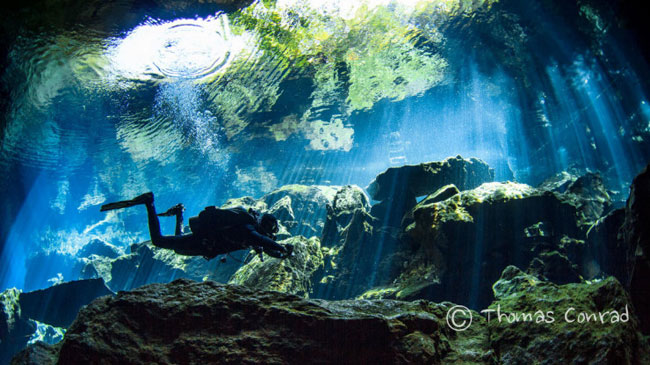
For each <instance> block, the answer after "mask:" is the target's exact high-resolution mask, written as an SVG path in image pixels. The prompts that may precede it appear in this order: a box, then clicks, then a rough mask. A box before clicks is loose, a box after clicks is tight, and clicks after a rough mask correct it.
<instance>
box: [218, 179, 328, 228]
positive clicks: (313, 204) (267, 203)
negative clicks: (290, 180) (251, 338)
mask: <svg viewBox="0 0 650 365" xmlns="http://www.w3.org/2000/svg"><path fill="white" fill-rule="evenodd" d="M337 191H338V187H337V186H325V185H298V184H293V185H285V186H283V187H281V188H279V189H277V190H274V191H272V192H270V193H268V194H266V195H264V196H263V197H261V198H260V199H255V198H251V197H244V198H237V199H230V200H228V201H227V202H226V203H225V204H224V205H222V206H221V208H232V207H236V206H242V207H244V208H253V209H256V210H257V211H260V212H262V213H271V214H273V215H274V216H275V217H276V218H277V219H278V221H279V223H280V226H281V227H280V233H279V234H278V237H279V238H281V239H282V238H288V237H290V236H305V237H308V238H309V237H312V236H316V237H320V234H321V231H322V229H323V225H324V224H325V217H326V216H327V210H326V206H327V204H332V201H333V200H334V195H335V194H336V192H337ZM283 228H284V230H283ZM285 231H286V232H285ZM283 232H284V234H283Z"/></svg>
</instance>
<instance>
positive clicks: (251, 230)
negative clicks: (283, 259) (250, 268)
mask: <svg viewBox="0 0 650 365" xmlns="http://www.w3.org/2000/svg"><path fill="white" fill-rule="evenodd" d="M245 228H246V231H247V232H248V237H247V238H248V239H247V241H248V242H249V243H250V244H251V245H253V246H261V247H262V248H264V249H265V252H266V251H267V250H269V251H279V252H286V251H287V250H286V249H285V248H284V246H282V245H281V244H279V243H277V242H275V241H274V240H272V239H270V238H269V237H266V236H264V235H262V234H260V233H259V232H257V231H256V230H255V227H253V225H251V224H247V225H246V226H245Z"/></svg>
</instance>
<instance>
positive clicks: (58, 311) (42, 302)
mask: <svg viewBox="0 0 650 365" xmlns="http://www.w3.org/2000/svg"><path fill="white" fill-rule="evenodd" d="M104 295H113V293H112V292H111V291H110V290H108V288H106V286H105V285H104V281H103V280H102V279H88V280H77V281H71V282H67V283H62V284H58V285H54V286H51V287H49V288H47V289H42V290H35V291H31V292H27V293H20V298H19V303H20V308H21V310H22V315H23V316H25V317H27V318H31V319H34V320H37V321H39V322H43V323H47V324H50V325H52V326H56V327H67V326H69V325H70V324H71V323H72V321H73V320H74V319H75V317H76V316H77V312H78V311H79V308H81V307H82V306H84V305H86V304H88V303H90V302H91V301H92V300H93V299H95V298H97V297H100V296H104Z"/></svg>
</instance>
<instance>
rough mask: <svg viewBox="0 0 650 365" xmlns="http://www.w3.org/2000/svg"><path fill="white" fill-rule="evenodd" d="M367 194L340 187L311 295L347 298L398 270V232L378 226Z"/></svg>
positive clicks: (351, 188) (329, 211)
mask: <svg viewBox="0 0 650 365" xmlns="http://www.w3.org/2000/svg"><path fill="white" fill-rule="evenodd" d="M369 208H370V206H369V204H368V198H367V197H366V195H365V193H364V192H363V191H362V190H361V189H360V188H359V187H356V186H345V187H343V188H341V189H340V190H339V191H338V192H337V194H336V196H335V198H334V202H333V204H332V205H331V206H328V212H327V220H326V222H325V227H324V229H323V235H322V238H321V245H322V246H323V250H324V264H323V267H322V269H321V270H319V271H317V272H316V273H314V276H313V287H314V297H316V298H324V299H349V298H354V297H356V296H357V295H359V294H361V293H363V292H364V291H365V290H367V289H368V288H370V287H374V286H377V285H385V284H387V283H386V280H388V279H391V280H392V278H393V277H394V276H395V275H396V273H397V272H398V268H397V267H396V265H398V264H399V263H400V262H401V260H399V259H398V258H396V256H395V255H396V254H397V253H398V252H399V250H398V248H399V246H400V241H399V239H398V237H397V236H398V234H399V232H398V231H397V230H396V229H395V228H391V227H382V228H379V227H377V219H376V218H374V217H373V216H371V215H370V213H369V212H368V211H369Z"/></svg>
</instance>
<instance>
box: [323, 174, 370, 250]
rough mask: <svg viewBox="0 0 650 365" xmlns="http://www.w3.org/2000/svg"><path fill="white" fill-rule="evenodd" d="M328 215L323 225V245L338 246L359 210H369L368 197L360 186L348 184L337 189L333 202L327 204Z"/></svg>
mask: <svg viewBox="0 0 650 365" xmlns="http://www.w3.org/2000/svg"><path fill="white" fill-rule="evenodd" d="M326 209H327V217H326V220H325V224H324V225H323V231H322V235H321V245H323V246H325V247H337V246H341V245H342V244H343V236H342V232H343V230H344V229H345V228H346V227H347V226H348V225H349V224H350V221H351V220H352V217H353V216H354V214H355V212H356V211H357V210H360V211H362V212H366V213H367V212H368V210H369V209H370V204H369V203H368V197H367V196H366V194H365V193H364V192H363V190H361V188H360V187H358V186H353V185H347V186H344V187H342V188H341V189H340V190H339V191H337V193H336V195H335V196H334V199H333V202H332V204H328V205H327V206H326Z"/></svg>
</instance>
